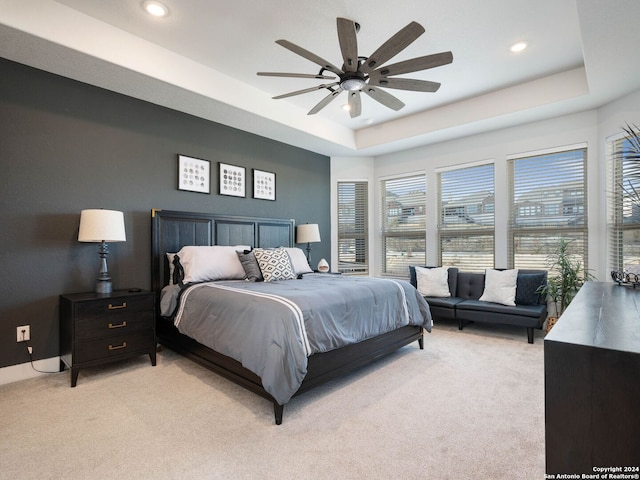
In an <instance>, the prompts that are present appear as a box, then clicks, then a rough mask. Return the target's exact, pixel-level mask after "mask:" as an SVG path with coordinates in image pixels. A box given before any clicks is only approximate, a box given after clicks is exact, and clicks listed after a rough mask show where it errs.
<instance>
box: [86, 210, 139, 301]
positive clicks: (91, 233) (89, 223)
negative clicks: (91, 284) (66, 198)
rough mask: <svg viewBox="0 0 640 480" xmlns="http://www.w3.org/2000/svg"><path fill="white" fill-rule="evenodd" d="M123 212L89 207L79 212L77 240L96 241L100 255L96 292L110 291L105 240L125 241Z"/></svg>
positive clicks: (107, 251)
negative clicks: (98, 244)
mask: <svg viewBox="0 0 640 480" xmlns="http://www.w3.org/2000/svg"><path fill="white" fill-rule="evenodd" d="M126 240H127V238H126V235H125V232H124V214H123V213H122V212H118V211H116V210H103V209H90V210H82V211H81V212H80V230H79V232H78V241H79V242H97V243H100V246H99V247H98V255H100V274H99V275H98V278H97V281H96V293H111V292H112V291H113V286H112V284H111V277H110V276H109V270H108V269H107V254H108V253H109V250H108V247H107V242H124V241H126Z"/></svg>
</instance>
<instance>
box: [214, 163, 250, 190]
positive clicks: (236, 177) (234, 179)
mask: <svg viewBox="0 0 640 480" xmlns="http://www.w3.org/2000/svg"><path fill="white" fill-rule="evenodd" d="M245 191H246V180H245V168H244V167H237V166H235V165H229V164H227V163H221V164H220V195H231V196H232V197H245V196H246V193H245Z"/></svg>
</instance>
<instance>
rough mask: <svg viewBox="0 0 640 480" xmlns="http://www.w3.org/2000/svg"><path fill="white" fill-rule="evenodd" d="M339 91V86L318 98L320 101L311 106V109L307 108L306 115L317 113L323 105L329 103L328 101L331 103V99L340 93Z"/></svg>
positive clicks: (340, 90)
mask: <svg viewBox="0 0 640 480" xmlns="http://www.w3.org/2000/svg"><path fill="white" fill-rule="evenodd" d="M340 92H342V89H341V88H338V89H337V90H334V91H333V92H331V93H330V94H329V95H327V96H326V97H324V98H323V99H322V100H320V102H318V104H317V105H316V106H315V107H313V108H312V109H311V110H309V113H307V115H314V114H316V113H318V112H319V111H320V110H322V109H323V108H324V107H326V106H327V105H329V103H331V101H332V100H333V99H334V98H336V97H337V96H338V94H340Z"/></svg>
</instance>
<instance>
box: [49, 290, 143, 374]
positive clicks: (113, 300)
mask: <svg viewBox="0 0 640 480" xmlns="http://www.w3.org/2000/svg"><path fill="white" fill-rule="evenodd" d="M155 323H156V322H155V294H154V293H153V292H147V291H140V290H138V289H134V290H116V291H114V292H113V293H111V294H98V293H77V294H71V295H61V296H60V369H61V370H63V369H64V367H65V365H66V366H67V367H69V368H70V369H71V386H72V387H75V386H76V383H77V381H78V373H79V370H80V369H81V368H86V367H95V366H98V365H104V364H106V363H109V362H114V361H117V360H122V359H124V358H129V357H133V356H137V355H142V354H147V353H148V354H149V358H150V359H151V365H155V364H156V334H155Z"/></svg>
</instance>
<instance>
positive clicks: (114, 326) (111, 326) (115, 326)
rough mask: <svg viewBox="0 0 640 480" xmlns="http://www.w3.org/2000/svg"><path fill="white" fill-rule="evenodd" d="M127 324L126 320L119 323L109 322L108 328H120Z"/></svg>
mask: <svg viewBox="0 0 640 480" xmlns="http://www.w3.org/2000/svg"><path fill="white" fill-rule="evenodd" d="M126 326H127V322H126V321H124V322H122V323H121V324H120V325H114V324H113V323H110V324H109V328H122V327H126Z"/></svg>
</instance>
